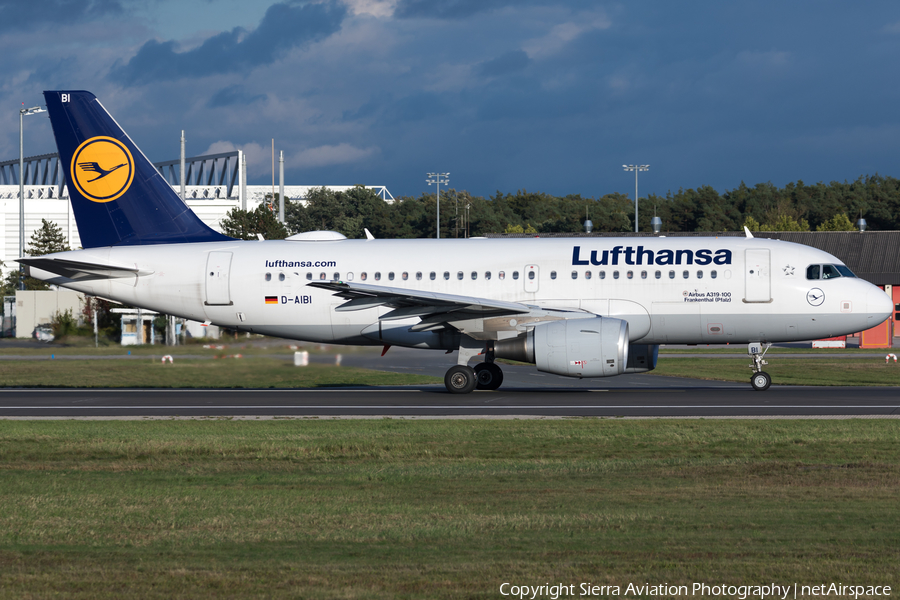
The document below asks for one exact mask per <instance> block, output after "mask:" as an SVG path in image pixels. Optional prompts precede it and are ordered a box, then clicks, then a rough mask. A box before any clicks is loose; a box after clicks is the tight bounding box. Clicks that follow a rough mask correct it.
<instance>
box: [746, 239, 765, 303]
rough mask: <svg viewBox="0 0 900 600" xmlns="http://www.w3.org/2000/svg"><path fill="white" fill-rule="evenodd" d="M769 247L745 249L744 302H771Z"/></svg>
mask: <svg viewBox="0 0 900 600" xmlns="http://www.w3.org/2000/svg"><path fill="white" fill-rule="evenodd" d="M771 301H772V279H771V272H770V268H769V249H768V248H754V249H752V250H751V249H747V250H744V302H771Z"/></svg>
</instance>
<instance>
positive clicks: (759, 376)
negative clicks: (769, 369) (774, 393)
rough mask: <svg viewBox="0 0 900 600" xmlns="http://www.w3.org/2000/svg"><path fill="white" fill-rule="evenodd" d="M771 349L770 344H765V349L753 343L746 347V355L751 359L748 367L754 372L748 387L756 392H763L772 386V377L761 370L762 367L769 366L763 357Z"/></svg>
mask: <svg viewBox="0 0 900 600" xmlns="http://www.w3.org/2000/svg"><path fill="white" fill-rule="evenodd" d="M771 347H772V344H766V345H765V347H764V348H762V347H760V345H759V344H755V343H754V344H750V345H749V346H748V347H747V353H748V354H749V355H750V358H751V359H753V362H752V363H750V365H749V366H750V368H751V369H753V371H754V373H753V376H752V377H751V378H750V385H751V386H753V389H754V390H756V391H757V392H764V391H766V390H767V389H769V386H770V385H772V377H771V376H770V375H769V374H768V373H766V372H765V371H763V370H762V368H763V365H767V364H769V362H768V361H766V360H763V357H764V356H765V355H766V352H768V351H769V348H771Z"/></svg>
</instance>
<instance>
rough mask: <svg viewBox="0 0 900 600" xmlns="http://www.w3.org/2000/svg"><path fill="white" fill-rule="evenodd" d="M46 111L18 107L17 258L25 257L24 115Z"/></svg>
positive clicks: (21, 280)
mask: <svg viewBox="0 0 900 600" xmlns="http://www.w3.org/2000/svg"><path fill="white" fill-rule="evenodd" d="M42 112H47V111H46V110H44V109H43V108H41V107H40V106H32V107H31V108H21V109H19V258H24V257H25V117H26V116H28V115H36V114H38V113H42ZM24 270H25V266H24V265H22V264H19V289H20V290H24V289H25V278H24V277H23V276H22V275H23V272H24Z"/></svg>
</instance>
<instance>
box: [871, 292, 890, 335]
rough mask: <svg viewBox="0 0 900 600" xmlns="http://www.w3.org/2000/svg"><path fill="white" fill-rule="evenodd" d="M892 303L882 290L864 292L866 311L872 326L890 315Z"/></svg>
mask: <svg viewBox="0 0 900 600" xmlns="http://www.w3.org/2000/svg"><path fill="white" fill-rule="evenodd" d="M893 310H894V303H893V301H892V300H891V299H890V297H889V296H888V295H887V294H886V293H884V291H883V290H880V289H874V290H872V291H870V292H869V293H868V294H866V312H867V313H869V319H872V320H873V321H874V324H873V327H874V326H875V325H878V324H879V323H881V322H882V321H884V320H885V319H887V318H888V317H890V316H891V312H893Z"/></svg>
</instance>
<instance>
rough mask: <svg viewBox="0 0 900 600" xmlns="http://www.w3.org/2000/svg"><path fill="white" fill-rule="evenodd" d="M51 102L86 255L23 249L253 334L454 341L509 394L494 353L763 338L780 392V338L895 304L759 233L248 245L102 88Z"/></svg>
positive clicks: (629, 369) (573, 361) (752, 348)
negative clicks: (190, 194) (179, 189)
mask: <svg viewBox="0 0 900 600" xmlns="http://www.w3.org/2000/svg"><path fill="white" fill-rule="evenodd" d="M44 96H45V98H46V101H47V108H48V110H49V113H50V119H51V121H52V124H53V132H54V135H55V136H56V142H57V146H58V148H59V154H60V161H61V164H63V165H65V168H66V176H67V180H68V184H69V195H70V198H71V201H72V208H73V211H74V213H75V218H76V220H77V222H78V230H79V232H80V234H81V239H82V243H83V244H84V248H85V249H84V250H76V251H72V252H60V253H56V254H50V255H47V256H41V257H34V258H24V259H21V261H20V262H22V263H24V264H25V265H26V266H27V269H28V271H29V274H30V275H31V276H32V277H36V278H38V279H43V280H45V281H47V282H50V283H53V284H56V285H60V286H63V287H67V288H70V289H73V290H78V291H80V292H84V293H85V294H89V295H94V296H99V297H102V298H108V299H111V300H115V301H118V302H123V303H127V304H131V305H135V306H141V307H143V308H147V309H151V310H155V311H158V312H160V313H165V314H171V315H177V316H180V317H184V318H187V319H193V320H197V321H205V322H209V323H214V324H216V325H220V326H223V327H227V328H230V329H235V330H238V331H247V332H253V333H260V334H266V335H272V336H278V337H283V338H290V339H296V340H306V341H312V342H324V343H335V344H362V345H376V344H377V345H383V346H384V347H385V349H387V348H388V347H389V346H392V345H396V346H404V347H410V348H422V349H433V350H445V351H447V352H450V351H457V352H458V355H457V356H458V358H457V361H456V365H454V366H452V367H450V369H449V370H448V371H447V375H446V377H445V384H446V387H447V390H448V391H449V392H451V393H468V392H471V391H472V390H474V389H476V388H478V389H488V390H493V389H497V388H498V387H499V386H500V384H501V383H502V380H503V373H502V371H501V370H500V367H499V366H498V365H497V363H496V362H495V359H497V358H509V359H515V360H519V361H524V362H529V363H534V364H536V366H537V369H538V370H540V371H544V372H547V373H555V374H557V375H565V376H570V377H609V376H613V375H619V374H622V373H635V372H642V371H649V370H651V369H653V368H654V367H655V366H656V359H657V355H658V349H659V344H724V343H730V344H739V343H740V344H748V348H749V353H750V355H751V357H752V360H753V364H752V365H751V368H752V370H753V374H752V377H751V384H752V386H753V388H754V389H757V390H765V389H767V388H768V386H769V384H770V383H771V378H770V377H769V375H768V374H767V373H765V372H764V371H763V370H762V367H763V365H765V364H767V363H766V361H765V360H763V356H764V354H765V349H767V348H768V345H769V344H771V343H773V342H790V341H799V340H809V339H816V338H823V337H831V336H837V335H843V334H848V333H852V332H857V331H862V330H864V329H868V328H870V327H873V326H875V325H877V324H879V323H881V322H882V321H884V320H885V319H886V318H888V316H889V315H890V313H891V310H892V304H891V301H890V299H889V298H888V297H887V294H885V293H884V292H883V291H882V290H880V289H879V288H877V287H876V286H874V285H872V284H870V283H868V282H866V281H863V280H861V279H858V278H857V277H855V276H854V275H853V273H852V272H851V271H850V270H849V269H848V268H847V267H846V266H845V265H844V264H842V263H841V261H840V260H838V259H837V258H835V257H834V256H832V255H830V254H827V253H825V252H822V251H820V250H816V249H814V248H810V247H807V246H802V245H798V244H791V243H787V242H780V241H773V240H766V239H754V238H750V237H747V238H731V237H723V238H714V237H700V238H602V237H598V238H566V239H562V238H552V239H548V238H544V239H467V240H431V239H427V240H375V239H367V240H349V239H346V238H344V237H343V236H341V235H340V234H337V233H334V232H308V233H302V234H298V235H295V236H292V237H290V238H288V239H287V240H278V241H274V240H273V241H241V240H234V239H231V238H228V237H225V236H223V235H221V234H219V233H217V232H215V231H213V230H212V229H210V228H209V227H207V226H206V225H204V224H203V223H202V222H201V221H200V220H199V219H198V218H197V216H196V215H195V214H194V213H193V212H191V210H190V209H189V208H188V207H187V206H186V205H185V204H184V202H182V201H181V199H180V198H179V197H178V196H177V195H176V194H175V193H174V191H173V190H172V188H171V187H170V186H169V185H168V184H167V183H166V182H165V181H164V179H163V178H162V176H161V175H160V174H159V173H158V172H157V171H156V169H155V168H154V167H153V165H152V164H151V163H150V161H149V160H147V158H146V157H145V156H144V155H143V154H142V153H141V151H140V150H139V149H138V148H137V146H136V145H135V144H134V143H133V142H132V141H131V139H130V138H129V137H128V136H127V135H126V134H125V132H124V131H123V130H122V129H121V128H120V127H119V125H118V124H117V123H116V122H115V121H114V120H113V118H112V117H111V116H110V115H109V113H108V112H107V111H106V109H104V108H103V106H102V105H101V104H100V102H99V101H98V100H97V98H96V97H95V96H94V95H93V94H91V93H89V92H84V91H51V92H45V93H44ZM476 356H478V357H482V358H483V361H482V362H480V363H479V364H478V365H477V366H476V367H475V368H474V369H473V368H471V367H469V366H468V363H469V361H470V360H472V359H473V358H475V357H476Z"/></svg>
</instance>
